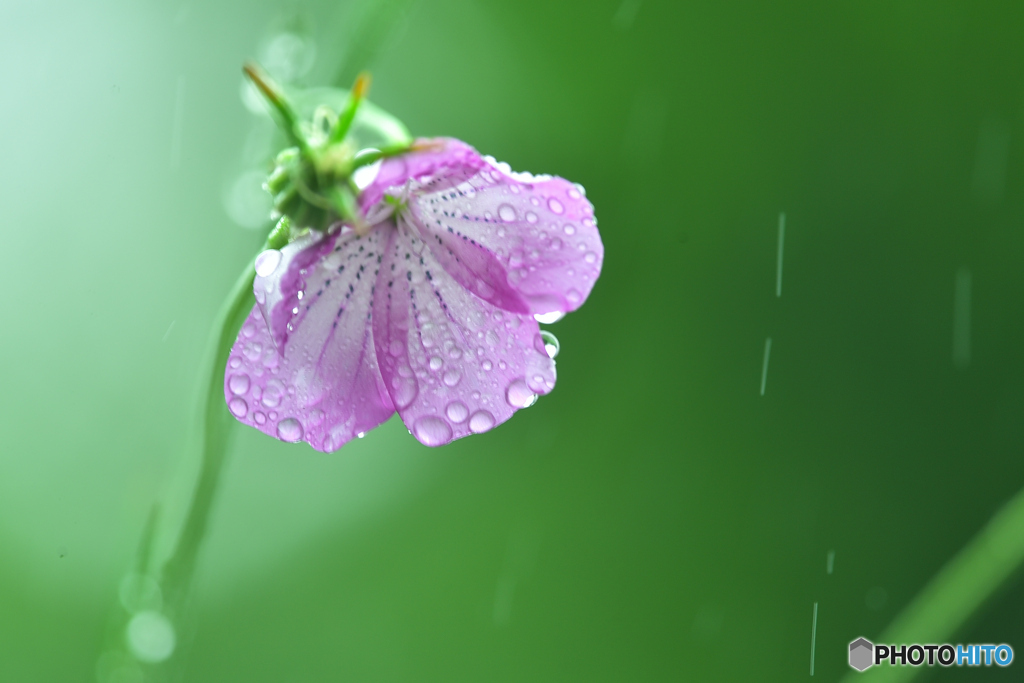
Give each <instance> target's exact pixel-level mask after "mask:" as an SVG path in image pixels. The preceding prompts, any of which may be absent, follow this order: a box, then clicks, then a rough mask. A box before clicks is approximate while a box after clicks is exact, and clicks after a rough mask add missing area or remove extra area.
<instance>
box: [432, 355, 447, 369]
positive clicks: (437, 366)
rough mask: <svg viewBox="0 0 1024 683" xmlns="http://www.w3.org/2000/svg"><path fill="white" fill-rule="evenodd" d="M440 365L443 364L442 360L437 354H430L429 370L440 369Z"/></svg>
mask: <svg viewBox="0 0 1024 683" xmlns="http://www.w3.org/2000/svg"><path fill="white" fill-rule="evenodd" d="M442 365H444V361H443V360H441V359H440V358H439V357H438V356H432V357H431V359H430V369H431V370H440V369H441V366H442Z"/></svg>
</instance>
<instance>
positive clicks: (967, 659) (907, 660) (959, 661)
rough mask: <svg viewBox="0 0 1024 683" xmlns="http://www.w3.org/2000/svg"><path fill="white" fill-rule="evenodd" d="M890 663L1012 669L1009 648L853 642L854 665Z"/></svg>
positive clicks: (892, 664) (857, 666)
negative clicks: (1006, 667)
mask: <svg viewBox="0 0 1024 683" xmlns="http://www.w3.org/2000/svg"><path fill="white" fill-rule="evenodd" d="M885 660H889V665H890V666H897V665H899V666H907V665H909V666H921V665H922V664H926V665H927V666H935V665H936V664H938V665H940V666H953V665H954V664H955V665H956V666H992V665H993V664H995V665H996V666H1009V665H1010V663H1011V662H1012V661H1013V648H1012V647H1010V646H1009V645H1006V644H1003V645H950V644H949V643H944V644H942V645H919V644H917V643H914V644H913V645H875V644H874V643H872V642H871V641H870V640H868V639H867V638H858V639H857V640H855V641H853V642H852V643H850V666H852V667H853V668H854V669H856V670H857V671H864V670H866V669H869V668H870V667H872V666H874V665H875V664H881V663H882V662H884V661H885Z"/></svg>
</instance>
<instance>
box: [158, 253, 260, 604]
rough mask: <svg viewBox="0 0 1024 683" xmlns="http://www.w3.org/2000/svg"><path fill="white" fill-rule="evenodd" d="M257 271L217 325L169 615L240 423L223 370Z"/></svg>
mask: <svg viewBox="0 0 1024 683" xmlns="http://www.w3.org/2000/svg"><path fill="white" fill-rule="evenodd" d="M255 276H256V271H255V270H254V269H253V266H252V264H251V263H250V264H249V265H248V266H247V267H246V269H245V271H244V272H243V273H242V275H241V276H240V277H239V278H238V281H237V282H236V283H235V285H234V287H233V288H232V290H231V293H230V294H229V295H228V298H227V301H225V302H224V306H223V307H222V308H221V311H220V314H219V315H218V317H217V321H216V323H215V324H214V330H216V332H215V333H214V337H213V339H212V340H211V347H212V349H213V353H211V354H210V358H209V360H208V361H207V362H208V363H210V365H209V366H208V367H207V368H206V374H207V376H208V378H209V379H208V385H207V387H206V390H205V391H204V392H203V394H202V398H201V399H200V401H201V405H200V412H199V438H200V443H201V448H202V460H201V462H202V465H201V468H200V471H199V479H198V481H197V482H196V487H195V493H194V494H193V497H192V502H191V503H190V506H189V510H188V513H187V515H186V517H185V523H184V526H183V527H182V530H181V534H180V536H179V537H178V541H177V545H176V546H175V548H174V551H173V552H172V553H171V555H170V557H169V558H168V559H167V562H166V563H165V564H164V567H163V575H162V577H161V587H162V589H163V591H164V599H165V604H166V611H167V613H168V616H170V617H171V618H172V619H174V618H176V617H177V616H178V613H179V611H180V608H181V607H182V604H183V602H184V599H185V596H186V595H187V593H188V587H189V583H190V582H191V579H192V574H193V571H194V568H195V563H196V557H197V554H198V552H199V546H200V544H201V543H202V539H203V536H205V534H206V528H207V525H208V523H209V518H210V509H211V507H212V506H213V501H214V497H215V494H216V492H217V488H218V485H219V482H220V475H221V471H222V470H223V466H224V459H225V456H226V454H227V446H228V440H229V437H230V436H231V433H232V431H233V430H232V427H233V426H234V423H235V419H234V418H233V417H232V416H231V413H229V412H228V409H227V405H225V403H224V368H225V367H227V362H228V356H229V355H230V354H231V347H232V345H233V344H234V342H235V338H236V337H237V336H238V330H239V329H240V328H241V327H242V323H243V322H244V321H245V318H246V316H248V315H249V311H251V310H252V306H253V303H254V299H253V293H252V284H253V278H254V277H255Z"/></svg>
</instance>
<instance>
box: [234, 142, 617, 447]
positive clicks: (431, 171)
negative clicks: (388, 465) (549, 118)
mask: <svg viewBox="0 0 1024 683" xmlns="http://www.w3.org/2000/svg"><path fill="white" fill-rule="evenodd" d="M412 150H413V151H410V152H408V153H405V154H402V155H400V156H395V157H391V158H386V159H384V160H383V161H382V162H381V163H380V166H379V170H378V171H377V174H376V177H375V178H374V179H373V180H372V181H370V182H369V183H368V184H366V185H365V187H363V189H362V190H361V192H360V194H359V196H358V208H359V213H360V215H361V216H362V217H363V219H364V221H365V223H361V224H359V225H357V226H356V228H353V227H350V226H349V225H342V224H340V223H336V224H334V225H333V226H331V227H330V228H329V229H327V230H326V231H319V230H310V231H308V233H306V234H305V235H304V236H302V237H299V238H298V239H296V240H294V241H293V242H291V243H290V244H288V245H287V246H284V247H283V248H282V249H281V250H280V251H278V250H268V251H265V252H263V253H262V254H260V255H259V257H257V259H256V273H257V274H256V279H255V283H254V292H255V295H256V301H257V305H256V306H255V307H254V308H253V310H252V312H251V313H250V314H249V317H248V319H247V320H246V322H245V324H244V325H243V326H242V329H241V332H240V333H239V335H238V339H237V341H236V342H235V344H234V347H233V349H232V352H231V356H230V359H229V361H228V367H227V372H226V374H225V377H224V394H225V397H226V399H227V402H228V407H229V409H230V410H231V412H232V414H234V416H235V417H237V418H238V419H239V420H240V421H242V422H244V423H245V424H248V425H252V426H253V427H256V428H257V429H259V430H261V431H263V432H265V433H267V434H270V435H271V436H274V437H276V438H279V439H281V440H283V441H307V442H308V443H309V444H310V445H311V446H313V448H315V449H317V450H320V451H334V450H337V449H338V448H340V447H341V446H342V445H344V444H345V443H347V442H348V441H349V440H351V439H352V438H354V437H356V436H362V434H363V433H364V432H366V431H368V430H370V429H373V428H374V427H376V426H377V425H379V424H381V423H382V422H384V421H385V420H387V419H388V418H389V417H390V416H391V414H392V413H394V412H395V411H396V410H397V411H398V414H399V415H400V416H401V417H402V420H403V422H405V424H406V426H408V427H409V429H410V430H411V431H412V433H413V434H414V435H415V436H416V438H417V439H419V440H420V441H421V442H422V443H424V444H426V445H428V446H440V445H442V444H446V443H448V442H450V441H452V440H453V439H457V438H460V437H463V436H467V435H469V434H472V433H481V432H486V431H488V430H489V429H492V428H493V427H495V426H496V425H499V424H501V423H502V422H504V421H505V420H507V419H509V418H510V417H511V416H512V413H514V412H515V411H516V410H518V409H520V408H524V407H527V406H529V405H531V404H532V403H533V401H534V400H535V398H536V395H538V394H546V393H548V392H550V391H551V390H552V389H553V388H554V386H555V363H554V360H553V359H552V358H551V357H550V356H549V353H548V351H547V350H546V348H545V341H544V339H543V338H542V336H541V334H540V330H539V328H538V324H537V320H536V316H540V317H541V318H542V319H547V318H545V316H551V317H552V318H556V317H558V316H559V315H560V314H564V313H566V312H568V311H572V310H575V309H577V308H579V307H580V306H581V305H582V304H583V302H584V301H585V300H586V298H587V295H588V294H589V293H590V290H591V288H592V287H593V286H594V282H595V281H596V280H597V278H598V276H599V275H600V273H601V263H602V259H603V256H604V248H603V246H602V244H601V238H600V236H599V234H598V231H597V226H596V224H595V222H594V211H593V207H592V206H591V204H590V202H588V201H587V199H586V198H585V197H584V195H583V188H582V187H580V186H578V185H574V184H572V183H570V182H568V181H566V180H564V179H562V178H556V177H551V176H531V175H529V174H525V173H513V172H511V171H510V169H509V167H508V166H507V165H506V164H500V163H496V162H495V161H494V160H493V159H490V158H488V157H482V156H480V154H478V153H477V152H476V150H474V149H473V148H472V147H470V146H469V145H467V144H465V143H463V142H460V141H458V140H453V139H448V138H441V139H435V140H420V141H418V142H417V143H416V144H415V145H413V147H412ZM368 168H372V167H368Z"/></svg>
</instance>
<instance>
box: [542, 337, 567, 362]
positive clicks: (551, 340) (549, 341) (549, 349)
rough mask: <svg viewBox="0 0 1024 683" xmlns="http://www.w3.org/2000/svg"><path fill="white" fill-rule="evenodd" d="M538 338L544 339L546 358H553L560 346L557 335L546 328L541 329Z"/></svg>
mask: <svg viewBox="0 0 1024 683" xmlns="http://www.w3.org/2000/svg"><path fill="white" fill-rule="evenodd" d="M540 338H541V339H543V340H544V351H545V352H546V353H547V354H548V358H554V357H555V356H557V355H558V352H559V350H561V348H562V347H561V345H560V344H559V343H558V337H556V336H555V335H553V334H551V333H550V332H548V331H547V330H541V331H540Z"/></svg>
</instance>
